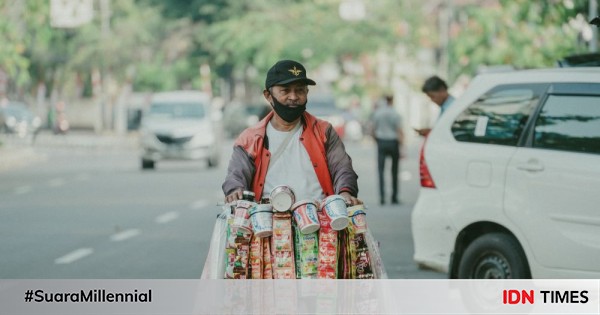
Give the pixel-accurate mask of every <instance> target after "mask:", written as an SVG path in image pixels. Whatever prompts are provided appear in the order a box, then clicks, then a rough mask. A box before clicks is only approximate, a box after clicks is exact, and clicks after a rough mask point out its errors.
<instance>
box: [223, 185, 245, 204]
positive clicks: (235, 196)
mask: <svg viewBox="0 0 600 315" xmlns="http://www.w3.org/2000/svg"><path fill="white" fill-rule="evenodd" d="M243 191H244V190H243V189H242V188H238V189H236V190H234V191H233V192H232V193H231V194H229V195H227V196H225V203H233V202H235V201H237V200H240V199H242V197H243V195H242V192H243Z"/></svg>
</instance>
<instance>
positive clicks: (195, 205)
mask: <svg viewBox="0 0 600 315" xmlns="http://www.w3.org/2000/svg"><path fill="white" fill-rule="evenodd" d="M206 206H208V201H206V200H204V199H202V200H198V201H195V202H193V203H192V204H191V205H190V208H191V209H194V210H196V209H200V208H204V207H206Z"/></svg>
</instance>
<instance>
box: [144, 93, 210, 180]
mask: <svg viewBox="0 0 600 315" xmlns="http://www.w3.org/2000/svg"><path fill="white" fill-rule="evenodd" d="M212 117H213V115H212V110H211V104H210V96H209V95H208V94H206V93H202V92H197V91H172V92H161V93H156V94H154V95H153V97H152V101H151V103H150V107H149V108H148V110H147V111H146V112H145V114H144V115H143V118H142V123H141V130H140V135H141V146H142V156H141V167H142V169H153V168H154V166H155V164H156V162H158V161H160V160H206V161H207V163H208V166H209V167H215V166H217V165H218V163H219V158H220V142H221V141H220V136H219V135H220V132H219V129H218V125H217V123H216V122H215V121H213V119H212Z"/></svg>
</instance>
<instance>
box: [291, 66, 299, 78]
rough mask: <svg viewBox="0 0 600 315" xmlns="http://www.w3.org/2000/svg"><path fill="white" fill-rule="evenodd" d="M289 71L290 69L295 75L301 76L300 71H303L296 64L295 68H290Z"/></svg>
mask: <svg viewBox="0 0 600 315" xmlns="http://www.w3.org/2000/svg"><path fill="white" fill-rule="evenodd" d="M288 71H289V72H291V73H292V74H293V75H295V76H299V75H300V73H301V72H302V70H300V69H296V66H294V68H293V69H290V70H288Z"/></svg>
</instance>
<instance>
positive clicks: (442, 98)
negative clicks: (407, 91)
mask: <svg viewBox="0 0 600 315" xmlns="http://www.w3.org/2000/svg"><path fill="white" fill-rule="evenodd" d="M421 91H423V93H425V94H426V95H427V96H429V98H430V99H431V101H432V102H434V103H435V104H436V105H438V106H439V107H440V116H442V114H443V113H444V111H446V109H448V107H450V105H451V104H452V102H454V97H453V96H452V95H450V94H449V93H448V85H447V84H446V82H444V80H442V79H440V77H438V76H432V77H430V78H429V79H427V80H425V83H423V87H422V88H421ZM415 131H416V132H417V133H418V134H419V135H421V136H427V135H428V134H429V133H430V132H431V128H424V129H415Z"/></svg>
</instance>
